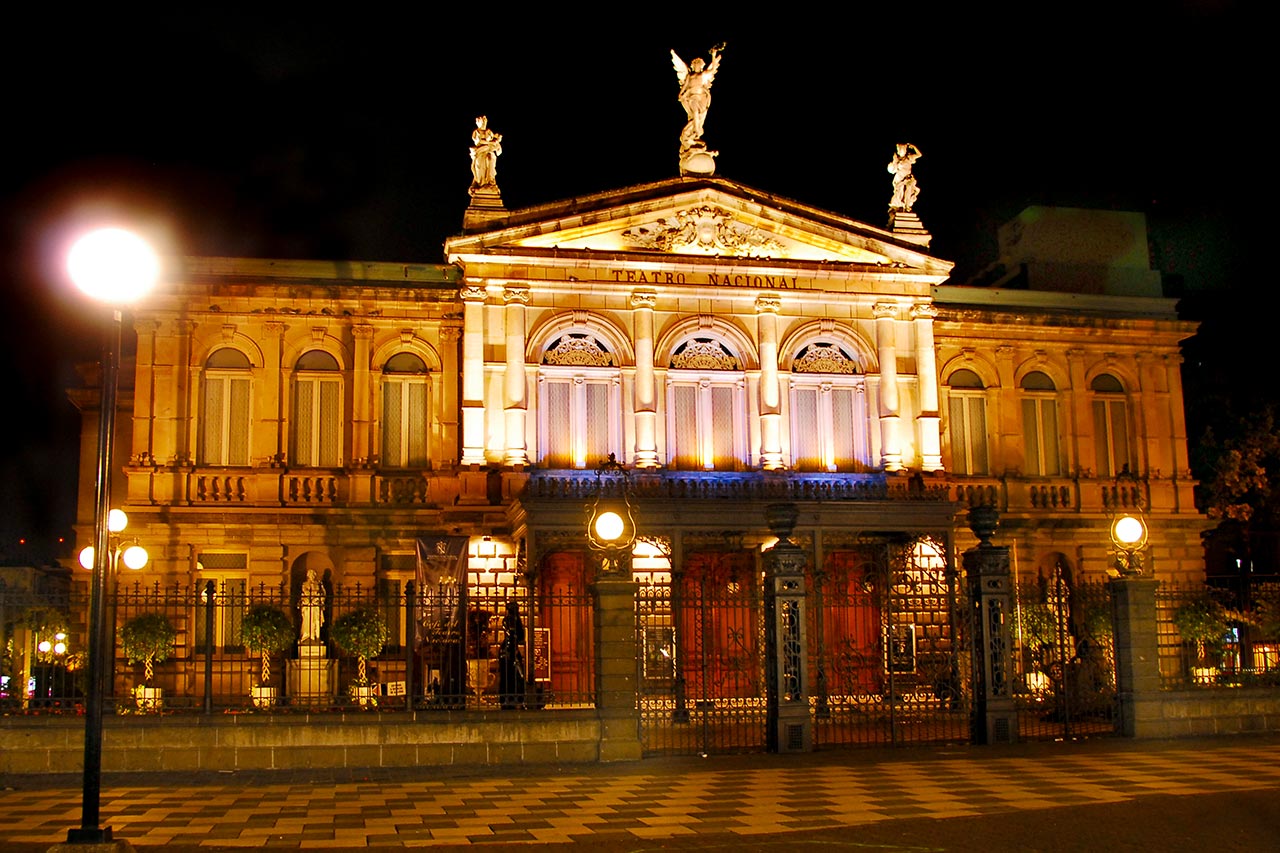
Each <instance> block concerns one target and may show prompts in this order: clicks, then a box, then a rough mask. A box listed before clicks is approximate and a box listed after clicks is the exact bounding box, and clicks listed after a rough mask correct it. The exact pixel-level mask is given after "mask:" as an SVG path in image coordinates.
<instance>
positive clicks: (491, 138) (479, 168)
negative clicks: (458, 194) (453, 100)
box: [471, 116, 502, 195]
mask: <svg viewBox="0 0 1280 853" xmlns="http://www.w3.org/2000/svg"><path fill="white" fill-rule="evenodd" d="M501 153H502V134H501V133H494V132H493V131H492V130H490V129H489V117H488V116H476V129H475V130H474V131H472V133H471V194H472V195H475V194H476V193H477V192H480V191H481V190H489V191H491V192H493V193H496V192H497V191H498V155H499V154H501Z"/></svg>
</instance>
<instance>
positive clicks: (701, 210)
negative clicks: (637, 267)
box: [622, 205, 783, 257]
mask: <svg viewBox="0 0 1280 853" xmlns="http://www.w3.org/2000/svg"><path fill="white" fill-rule="evenodd" d="M622 238H623V239H624V240H626V241H627V242H628V243H631V244H632V245H635V246H640V247H641V248H644V249H654V250H656V251H659V252H678V251H679V250H681V249H685V248H690V247H693V248H697V249H703V250H706V251H711V252H715V253H717V254H721V255H744V256H747V257H769V256H771V254H772V253H781V251H782V248H783V247H782V244H781V243H779V242H778V241H777V240H775V239H774V238H773V237H772V236H771V235H769V234H767V233H766V232H764V231H761V230H760V229H759V228H755V227H753V226H750V225H747V224H745V223H743V222H739V221H737V220H736V219H734V216H733V214H732V213H730V212H729V211H727V210H724V209H722V208H719V207H713V206H711V205H702V206H700V207H691V208H689V209H687V210H679V211H676V214H675V216H671V217H667V218H665V219H659V220H658V221H657V222H655V223H653V224H652V225H637V226H635V227H634V228H628V229H627V230H626V231H623V232H622Z"/></svg>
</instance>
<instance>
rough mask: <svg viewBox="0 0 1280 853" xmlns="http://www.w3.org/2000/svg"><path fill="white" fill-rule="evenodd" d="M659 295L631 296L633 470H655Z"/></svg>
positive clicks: (636, 293)
mask: <svg viewBox="0 0 1280 853" xmlns="http://www.w3.org/2000/svg"><path fill="white" fill-rule="evenodd" d="M657 304H658V294H657V291H653V290H636V291H633V292H632V294H631V317H632V323H633V331H632V334H633V336H634V338H635V349H636V373H635V396H634V397H633V400H634V406H635V435H636V443H635V448H636V450H635V466H636V467H637V468H657V467H658V465H659V462H658V406H657V384H656V382H655V381H654V374H653V309H654V308H655V307H657Z"/></svg>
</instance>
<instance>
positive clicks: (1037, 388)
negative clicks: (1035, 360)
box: [1022, 370, 1062, 477]
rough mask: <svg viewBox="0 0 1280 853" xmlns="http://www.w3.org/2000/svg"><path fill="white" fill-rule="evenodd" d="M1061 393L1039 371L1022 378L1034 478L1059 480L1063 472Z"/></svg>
mask: <svg viewBox="0 0 1280 853" xmlns="http://www.w3.org/2000/svg"><path fill="white" fill-rule="evenodd" d="M1057 390H1058V387H1057V386H1056V385H1054V384H1053V380H1052V379H1051V378H1049V375H1048V374H1046V373H1043V372H1041V371H1039V370H1033V371H1032V372H1031V373H1028V374H1027V375H1026V376H1024V377H1023V378H1022V391H1023V397H1022V438H1023V441H1024V443H1025V449H1026V473H1027V474H1029V475H1030V476H1033V477H1056V476H1058V475H1059V474H1060V473H1061V472H1062V463H1061V461H1060V459H1059V449H1058V395H1057Z"/></svg>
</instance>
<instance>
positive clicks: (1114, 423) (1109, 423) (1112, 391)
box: [1090, 373, 1136, 477]
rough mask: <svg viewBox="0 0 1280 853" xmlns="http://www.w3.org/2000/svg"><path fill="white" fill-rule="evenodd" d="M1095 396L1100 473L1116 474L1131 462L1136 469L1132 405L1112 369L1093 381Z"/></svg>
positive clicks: (1095, 436)
mask: <svg viewBox="0 0 1280 853" xmlns="http://www.w3.org/2000/svg"><path fill="white" fill-rule="evenodd" d="M1090 388H1092V390H1093V392H1094V396H1093V439H1094V449H1095V451H1096V452H1097V463H1098V476H1099V477H1114V476H1115V475H1116V474H1118V473H1120V472H1121V471H1122V470H1124V467H1125V466H1126V465H1127V466H1129V470H1133V469H1134V468H1135V467H1136V465H1135V460H1134V458H1133V442H1132V441H1131V440H1130V432H1129V409H1128V403H1127V401H1126V399H1125V394H1124V386H1123V385H1121V384H1120V380H1118V379H1116V378H1115V377H1114V376H1112V375H1111V374H1109V373H1103V374H1100V375H1099V376H1097V377H1095V378H1094V380H1093V382H1092V383H1091V384H1090Z"/></svg>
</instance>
